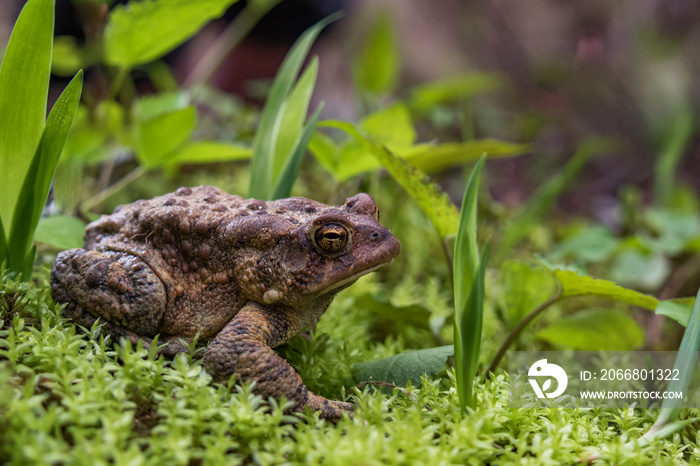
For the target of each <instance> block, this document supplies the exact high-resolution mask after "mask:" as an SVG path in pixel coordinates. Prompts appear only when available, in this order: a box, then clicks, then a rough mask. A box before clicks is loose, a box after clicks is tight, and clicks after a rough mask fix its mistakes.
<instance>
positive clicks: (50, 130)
mask: <svg viewBox="0 0 700 466" xmlns="http://www.w3.org/2000/svg"><path fill="white" fill-rule="evenodd" d="M82 86H83V72H82V71H79V72H78V74H77V75H76V76H75V77H74V78H73V79H72V80H71V82H70V83H69V84H68V86H66V88H65V90H64V91H63V92H62V93H61V96H60V97H59V98H58V100H57V101H56V103H55V104H54V106H53V108H52V109H51V113H50V114H49V118H48V120H47V121H46V126H45V127H44V131H43V133H42V135H41V140H40V142H39V146H38V147H37V149H36V153H35V154H34V157H33V159H32V162H31V165H30V166H29V170H28V172H27V174H26V178H25V179H24V183H23V184H22V190H21V191H20V194H19V199H18V200H17V210H15V213H14V217H13V221H12V227H11V230H10V236H9V238H8V246H9V252H10V254H11V256H13V257H14V259H12V262H13V267H18V264H20V263H21V262H20V261H28V262H24V264H23V265H22V266H21V267H22V270H21V271H22V275H23V277H26V278H29V276H30V274H31V265H32V262H33V260H34V257H33V256H32V257H29V255H30V250H31V245H32V240H33V237H34V230H35V229H36V225H37V223H38V222H39V217H40V216H41V211H42V209H43V207H44V204H45V203H46V198H47V197H48V195H49V189H50V188H51V181H52V180H53V176H54V173H55V172H56V166H57V165H58V159H59V158H60V157H61V152H62V151H63V146H64V145H65V144H66V139H68V133H69V131H70V126H71V124H72V123H73V118H74V117H75V113H76V111H77V110H78V103H79V102H80V94H81V92H82Z"/></svg>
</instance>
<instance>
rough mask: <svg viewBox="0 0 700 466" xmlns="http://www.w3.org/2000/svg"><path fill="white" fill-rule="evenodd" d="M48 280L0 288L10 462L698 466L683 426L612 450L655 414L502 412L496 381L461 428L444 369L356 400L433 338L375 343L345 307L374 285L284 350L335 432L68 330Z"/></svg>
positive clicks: (348, 296)
mask: <svg viewBox="0 0 700 466" xmlns="http://www.w3.org/2000/svg"><path fill="white" fill-rule="evenodd" d="M47 275H48V273H47V270H46V269H43V270H41V271H38V272H37V274H36V280H35V283H34V284H31V285H30V284H19V283H18V282H16V281H14V280H12V279H11V278H10V277H8V276H4V277H3V279H2V285H1V286H0V292H1V293H2V296H3V302H4V305H3V311H2V312H3V314H2V322H0V327H1V328H2V330H1V331H0V332H1V333H0V337H1V338H2V339H1V340H0V386H1V387H2V390H0V439H2V441H0V458H3V461H5V462H7V463H8V464H107V463H115V464H166V463H168V464H200V463H203V464H224V463H225V464H250V463H257V464H281V463H285V464H339V465H340V464H342V465H346V464H484V463H491V464H494V463H499V464H512V463H517V464H562V463H564V464H566V463H569V464H571V463H574V462H576V461H577V460H578V459H579V457H580V456H581V454H583V453H584V452H585V451H586V450H588V449H593V448H596V449H600V450H602V451H604V452H606V453H608V454H609V455H610V461H611V462H615V463H616V464H644V463H648V464H671V463H673V464H677V462H679V461H681V462H683V461H689V462H696V463H697V462H698V461H700V449H699V448H698V447H697V442H698V432H697V430H695V429H692V428H690V429H687V430H686V431H683V432H682V434H681V435H676V436H674V437H673V438H671V439H669V440H666V441H659V442H657V443H655V444H652V445H650V446H648V447H645V448H643V449H637V450H632V451H631V450H629V449H624V448H623V445H624V444H625V442H626V441H627V440H628V439H629V438H634V437H638V436H640V435H641V434H642V433H643V432H644V431H645V430H646V429H648V428H649V427H650V426H651V424H652V423H653V421H654V412H648V411H644V410H633V409H626V410H622V409H621V410H608V411H602V410H601V411H597V410H572V409H537V410H533V409H520V410H511V409H508V407H507V396H508V393H507V391H508V387H507V380H506V376H505V374H499V375H498V376H497V377H496V378H495V379H494V380H492V381H490V382H487V383H486V384H478V385H477V387H476V393H477V396H478V404H477V406H478V409H477V410H476V411H475V412H470V413H469V414H468V415H467V416H462V415H461V414H460V411H459V405H458V401H457V393H456V391H455V389H454V374H453V372H452V370H444V371H443V372H442V373H441V374H439V375H437V376H434V377H431V378H424V379H423V381H422V382H423V383H422V385H421V386H420V387H412V386H409V387H408V388H407V390H406V392H405V393H404V392H400V391H398V390H395V391H394V393H393V394H391V395H388V394H382V393H381V392H380V391H376V390H373V389H371V388H365V389H363V390H362V391H357V390H354V389H352V388H351V387H349V386H348V385H347V380H348V378H349V375H350V368H351V367H352V365H353V364H354V363H356V362H360V361H366V360H369V359H374V358H379V357H384V356H388V355H392V354H397V353H398V352H401V351H403V350H404V349H405V348H406V347H408V346H413V345H416V344H422V343H425V344H426V345H429V344H430V339H431V338H433V337H432V336H431V335H430V334H429V332H425V331H417V330H415V329H411V328H404V329H401V328H400V327H399V330H398V331H397V332H396V333H395V334H394V335H393V336H392V337H391V338H386V339H384V340H383V341H380V342H377V341H373V340H372V338H371V337H370V335H371V327H372V321H373V320H372V318H371V316H369V315H367V314H366V313H364V312H363V311H361V310H359V309H354V308H353V302H354V296H356V294H353V293H363V292H365V291H367V290H368V289H372V288H373V287H375V286H377V285H376V283H374V282H373V280H371V279H368V280H366V281H365V282H362V283H359V284H358V285H357V290H356V291H354V292H353V291H352V290H353V289H354V287H351V288H350V289H349V290H348V291H347V292H345V293H344V294H341V295H340V296H339V297H338V299H337V300H336V302H335V303H334V304H333V306H332V307H331V309H330V310H329V312H328V313H327V315H325V316H324V317H323V318H322V319H321V322H320V323H319V325H318V327H317V328H316V330H315V331H314V332H312V334H311V335H310V336H300V337H297V338H295V339H294V340H292V341H291V342H290V343H289V344H288V345H286V346H285V347H284V348H282V350H281V353H282V354H283V355H284V356H285V357H287V358H289V360H290V361H291V362H292V363H293V364H294V366H295V367H296V368H297V370H298V371H299V372H300V374H301V375H302V378H303V379H304V380H305V381H306V382H307V384H308V385H309V387H310V388H312V389H313V390H316V391H318V392H320V393H321V394H323V395H326V396H331V397H338V396H340V395H341V394H342V393H343V392H345V393H346V394H347V395H348V396H349V398H350V400H351V401H352V402H354V403H355V404H356V406H357V411H356V413H355V416H354V417H353V418H352V419H350V418H347V419H343V420H341V421H340V422H339V423H337V424H332V423H327V422H325V421H321V420H319V419H318V417H317V416H316V415H314V414H313V413H307V414H306V415H303V416H296V415H289V414H285V413H284V409H283V408H284V406H285V405H284V404H280V403H277V402H275V401H273V400H267V401H266V400H263V399H261V398H260V397H259V396H257V395H254V394H253V392H252V391H251V390H250V387H248V386H233V387H231V388H229V387H225V386H221V385H213V384H211V380H210V377H209V375H208V374H206V372H205V371H203V370H202V362H201V353H202V351H203V346H201V345H200V346H199V347H197V348H193V351H192V353H191V354H189V355H180V356H178V357H176V358H175V359H173V360H169V359H165V358H163V357H162V356H157V355H156V354H155V353H154V352H152V351H151V352H149V351H147V350H145V349H143V348H142V347H141V345H137V347H132V346H131V345H129V344H126V345H124V346H120V345H114V344H112V342H110V341H109V340H110V339H109V337H108V336H105V335H104V334H103V333H102V332H101V330H100V329H99V327H94V328H91V329H81V328H78V327H76V326H75V325H73V324H72V323H70V322H68V321H67V320H65V319H64V318H63V317H61V313H60V309H59V308H58V307H57V306H55V305H54V304H53V302H52V301H51V299H50V297H49V295H48V284H47ZM430 286H434V285H426V287H430ZM408 341H410V342H411V344H410V345H409V344H408V343H407V342H408Z"/></svg>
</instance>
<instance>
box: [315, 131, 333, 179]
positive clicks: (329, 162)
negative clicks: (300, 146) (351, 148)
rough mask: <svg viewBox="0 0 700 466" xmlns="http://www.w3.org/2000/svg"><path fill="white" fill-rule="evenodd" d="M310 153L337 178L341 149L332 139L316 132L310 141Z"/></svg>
mask: <svg viewBox="0 0 700 466" xmlns="http://www.w3.org/2000/svg"><path fill="white" fill-rule="evenodd" d="M309 152H311V153H312V154H313V156H314V157H316V160H318V162H319V163H320V164H321V165H322V166H323V168H325V169H326V170H327V171H328V172H330V173H331V174H332V175H333V176H334V177H336V178H337V168H338V152H339V148H338V146H337V145H336V144H335V142H333V140H332V139H331V138H329V137H328V136H326V135H325V134H323V133H320V132H318V131H315V132H314V134H313V136H311V140H310V141H309Z"/></svg>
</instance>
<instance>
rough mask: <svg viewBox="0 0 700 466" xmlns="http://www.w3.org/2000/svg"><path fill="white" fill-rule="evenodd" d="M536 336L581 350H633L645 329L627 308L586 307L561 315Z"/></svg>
mask: <svg viewBox="0 0 700 466" xmlns="http://www.w3.org/2000/svg"><path fill="white" fill-rule="evenodd" d="M537 338H540V339H542V340H545V341H548V342H549V343H553V344H555V345H559V346H563V347H566V348H573V349H575V350H579V351H598V350H602V351H632V350H635V349H637V348H639V347H640V346H642V345H643V344H644V330H643V329H642V328H641V327H640V326H639V324H638V323H637V322H636V321H635V320H634V319H633V318H632V317H630V316H628V315H627V314H625V313H624V312H621V311H616V310H611V309H586V310H582V311H579V312H576V313H574V314H571V315H567V316H564V317H560V318H559V319H557V320H556V321H555V322H554V323H552V324H550V325H549V326H547V327H546V328H544V329H543V330H541V331H539V332H538V333H537Z"/></svg>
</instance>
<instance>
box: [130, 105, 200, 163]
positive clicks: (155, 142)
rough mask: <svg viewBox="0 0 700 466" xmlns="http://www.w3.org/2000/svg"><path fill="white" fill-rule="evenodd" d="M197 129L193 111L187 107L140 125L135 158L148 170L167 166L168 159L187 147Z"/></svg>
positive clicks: (137, 125)
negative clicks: (176, 151) (165, 164)
mask: <svg viewBox="0 0 700 466" xmlns="http://www.w3.org/2000/svg"><path fill="white" fill-rule="evenodd" d="M196 126H197V112H196V110H195V108H194V107H185V108H183V109H182V110H176V111H173V112H170V113H164V114H161V115H159V116H157V117H155V118H152V119H150V120H147V121H140V122H137V124H136V125H135V128H134V143H135V145H136V155H137V156H138V158H139V161H140V162H141V164H142V165H143V166H144V167H145V168H153V167H155V166H158V165H161V164H164V163H167V162H168V160H167V159H166V156H167V155H168V154H170V153H172V152H173V151H175V150H176V149H179V148H181V147H182V146H184V145H185V144H186V143H187V142H188V141H189V140H190V136H191V135H192V132H193V131H194V129H195V128H196Z"/></svg>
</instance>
